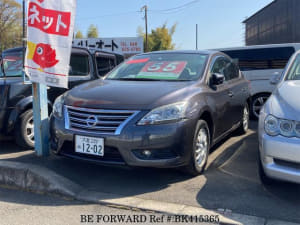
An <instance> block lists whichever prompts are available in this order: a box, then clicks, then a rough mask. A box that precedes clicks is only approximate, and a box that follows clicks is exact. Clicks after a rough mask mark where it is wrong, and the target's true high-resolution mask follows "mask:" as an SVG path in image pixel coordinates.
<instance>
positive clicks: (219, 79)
mask: <svg viewBox="0 0 300 225" xmlns="http://www.w3.org/2000/svg"><path fill="white" fill-rule="evenodd" d="M224 81H225V76H224V75H223V74H220V73H213V74H212V76H211V84H212V85H220V84H223V83H224Z"/></svg>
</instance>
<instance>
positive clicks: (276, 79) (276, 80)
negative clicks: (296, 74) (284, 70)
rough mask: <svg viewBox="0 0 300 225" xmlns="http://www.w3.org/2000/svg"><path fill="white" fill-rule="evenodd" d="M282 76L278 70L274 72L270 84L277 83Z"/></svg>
mask: <svg viewBox="0 0 300 225" xmlns="http://www.w3.org/2000/svg"><path fill="white" fill-rule="evenodd" d="M280 77H281V76H280V73H278V72H275V73H273V75H272V76H271V78H270V84H272V85H277V84H278V83H279V81H280Z"/></svg>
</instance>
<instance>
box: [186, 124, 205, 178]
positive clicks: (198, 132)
mask: <svg viewBox="0 0 300 225" xmlns="http://www.w3.org/2000/svg"><path fill="white" fill-rule="evenodd" d="M209 149H210V132H209V128H208V125H207V123H206V122H205V121H204V120H199V121H198V123H197V126H196V129H195V134H194V139H193V149H192V151H191V158H190V161H189V164H188V165H187V166H186V167H185V168H184V171H185V172H186V173H188V174H190V175H192V176H197V175H200V174H202V173H203V171H204V169H205V166H206V163H207V159H208V155H209Z"/></svg>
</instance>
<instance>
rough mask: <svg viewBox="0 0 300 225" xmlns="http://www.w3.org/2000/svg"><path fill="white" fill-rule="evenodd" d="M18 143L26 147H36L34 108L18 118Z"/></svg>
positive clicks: (16, 131) (16, 133) (16, 128)
mask: <svg viewBox="0 0 300 225" xmlns="http://www.w3.org/2000/svg"><path fill="white" fill-rule="evenodd" d="M15 139H16V143H17V144H18V145H19V146H20V147H22V148H26V149H31V148H33V147H34V124H33V111H32V109H29V110H27V111H26V112H24V113H23V114H22V115H21V116H20V117H19V120H18V123H17V125H16V127H15Z"/></svg>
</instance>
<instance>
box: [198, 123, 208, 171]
mask: <svg viewBox="0 0 300 225" xmlns="http://www.w3.org/2000/svg"><path fill="white" fill-rule="evenodd" d="M207 154H208V133H207V130H206V129H205V128H201V129H200V130H199V132H198V136H197V140H196V149H195V162H196V164H197V165H198V166H199V167H200V168H201V167H203V166H204V164H205V162H206V158H207Z"/></svg>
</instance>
